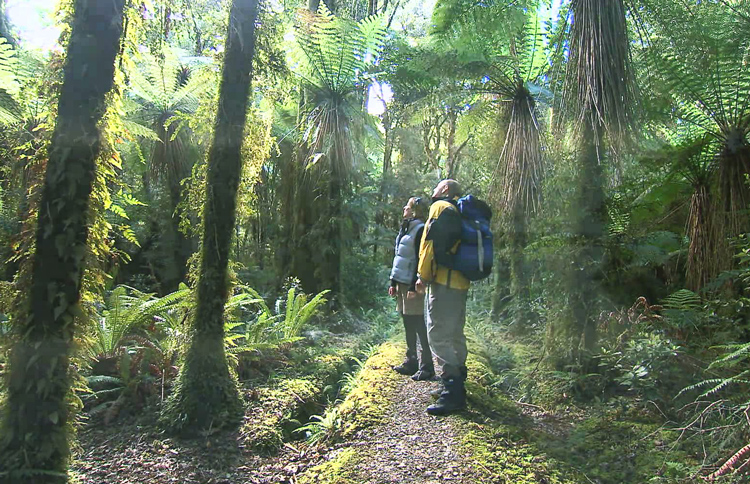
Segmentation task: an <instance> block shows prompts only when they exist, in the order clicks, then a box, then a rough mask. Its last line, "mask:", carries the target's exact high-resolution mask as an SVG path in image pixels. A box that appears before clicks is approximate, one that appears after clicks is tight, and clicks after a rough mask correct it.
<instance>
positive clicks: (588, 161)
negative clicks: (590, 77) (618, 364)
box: [558, 117, 607, 371]
mask: <svg viewBox="0 0 750 484" xmlns="http://www.w3.org/2000/svg"><path fill="white" fill-rule="evenodd" d="M603 135H604V128H603V126H601V125H594V122H592V121H590V117H589V118H587V121H586V125H585V128H584V132H583V135H582V139H581V150H580V161H579V167H578V175H577V176H578V184H577V187H576V194H575V204H574V207H573V233H574V236H575V238H576V244H575V247H574V250H575V253H574V254H573V260H572V262H571V264H569V265H568V273H567V274H566V276H567V277H566V282H567V284H568V291H569V297H570V299H569V305H570V307H569V308H568V309H569V311H570V318H571V319H570V320H569V321H566V322H564V323H563V324H564V325H565V327H563V328H561V329H562V331H561V332H558V335H559V336H562V337H566V338H567V339H568V340H569V344H570V348H571V349H572V350H573V352H574V354H573V358H574V359H575V360H576V362H577V363H579V364H580V365H581V367H582V368H584V371H586V370H585V368H586V367H587V365H588V364H589V362H590V356H591V352H592V350H593V349H594V345H595V344H596V324H597V319H596V318H597V314H596V313H597V311H596V307H595V305H596V302H597V299H598V298H599V296H600V295H601V282H602V268H603V263H604V261H603V258H604V240H603V239H604V234H605V227H606V216H607V213H606V207H605V203H604V173H603V171H602V165H601V162H600V158H601V153H600V150H601V149H602V147H603V138H604V136H603ZM568 363H570V362H568Z"/></svg>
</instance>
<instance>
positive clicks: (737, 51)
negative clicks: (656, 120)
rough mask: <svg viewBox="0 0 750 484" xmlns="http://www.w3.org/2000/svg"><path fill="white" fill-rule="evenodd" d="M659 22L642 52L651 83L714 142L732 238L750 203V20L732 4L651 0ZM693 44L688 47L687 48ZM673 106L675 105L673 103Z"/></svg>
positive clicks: (682, 118)
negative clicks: (749, 29)
mask: <svg viewBox="0 0 750 484" xmlns="http://www.w3.org/2000/svg"><path fill="white" fill-rule="evenodd" d="M649 4H650V8H649V12H651V16H650V17H649V22H651V23H652V24H653V25H654V26H655V27H657V32H658V35H653V36H652V37H651V39H650V40H651V43H650V46H649V47H648V48H647V49H646V50H645V52H644V57H645V59H644V63H645V64H646V65H647V66H648V68H649V70H648V72H649V74H650V75H651V76H654V77H656V78H658V79H659V80H660V81H661V82H660V83H658V84H657V83H652V85H653V86H655V87H656V88H658V89H660V91H661V92H663V93H664V94H665V95H666V96H668V98H670V99H671V100H672V103H671V104H672V105H673V107H670V109H671V110H672V111H671V113H673V114H672V115H673V117H675V118H676V121H677V122H679V123H682V124H690V125H693V126H696V127H698V128H699V129H700V130H701V131H703V132H704V133H706V135H708V136H709V137H710V138H712V139H713V140H715V141H716V143H714V149H713V151H712V152H711V155H712V156H713V157H714V158H716V160H717V162H718V166H717V169H718V188H719V191H718V195H719V198H720V201H721V205H720V207H721V208H720V210H721V211H723V212H726V213H727V214H728V215H727V217H726V228H727V229H728V230H727V232H728V233H729V235H730V236H734V235H738V234H739V233H742V232H744V231H746V230H747V229H748V222H747V217H746V216H745V215H744V210H745V209H746V208H747V205H748V203H750V191H749V190H748V187H747V186H746V183H745V177H746V176H747V174H750V139H749V138H748V134H749V133H750V66H748V62H747V59H748V56H750V40H748V37H747V36H746V35H741V32H742V31H743V28H746V26H745V24H744V23H745V21H744V20H743V19H742V18H741V17H740V16H738V15H736V14H735V13H734V12H733V11H732V9H731V6H730V4H729V2H723V3H716V2H698V3H695V4H693V5H688V4H685V5H684V6H683V5H680V6H676V5H670V4H667V3H661V2H657V1H654V0H651V1H650V2H649ZM688 46H689V47H688ZM674 107H676V109H674Z"/></svg>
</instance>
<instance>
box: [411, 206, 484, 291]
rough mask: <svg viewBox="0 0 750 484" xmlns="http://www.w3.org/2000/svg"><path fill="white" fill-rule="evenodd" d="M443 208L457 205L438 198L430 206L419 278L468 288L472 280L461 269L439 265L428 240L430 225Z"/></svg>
mask: <svg viewBox="0 0 750 484" xmlns="http://www.w3.org/2000/svg"><path fill="white" fill-rule="evenodd" d="M443 210H456V207H455V206H453V204H451V203H450V202H448V201H445V200H438V201H437V202H435V203H433V204H432V206H431V207H430V215H429V216H428V217H427V224H426V225H425V230H424V233H423V234H422V245H421V249H420V250H419V267H418V268H417V271H418V272H419V278H420V279H421V280H422V281H423V282H425V283H428V284H431V283H437V284H441V285H443V286H448V287H449V288H451V289H462V290H468V289H469V286H471V282H470V281H469V280H468V279H467V278H466V277H464V275H463V274H461V273H460V272H459V271H454V270H452V269H448V268H447V267H443V266H439V265H437V262H435V252H434V250H433V247H432V240H427V234H428V233H429V231H430V225H432V223H434V222H435V220H437V218H438V217H439V216H440V214H441V213H442V212H443Z"/></svg>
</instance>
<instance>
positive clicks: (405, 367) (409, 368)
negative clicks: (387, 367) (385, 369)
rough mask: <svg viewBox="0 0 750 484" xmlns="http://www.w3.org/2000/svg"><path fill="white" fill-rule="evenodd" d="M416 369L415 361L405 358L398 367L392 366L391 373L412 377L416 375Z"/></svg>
mask: <svg viewBox="0 0 750 484" xmlns="http://www.w3.org/2000/svg"><path fill="white" fill-rule="evenodd" d="M417 368H418V365H417V360H416V359H412V358H407V359H405V360H404V362H403V363H401V364H400V365H398V366H394V367H393V371H395V372H396V373H400V374H401V375H413V374H414V373H416V371H417Z"/></svg>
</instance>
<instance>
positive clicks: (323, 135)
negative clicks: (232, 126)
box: [294, 4, 385, 294]
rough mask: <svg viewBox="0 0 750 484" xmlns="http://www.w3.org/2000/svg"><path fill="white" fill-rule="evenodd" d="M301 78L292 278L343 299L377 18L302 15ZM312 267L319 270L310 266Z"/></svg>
mask: <svg viewBox="0 0 750 484" xmlns="http://www.w3.org/2000/svg"><path fill="white" fill-rule="evenodd" d="M300 16H301V19H300V26H299V28H298V29H297V39H298V44H299V47H300V49H299V55H298V59H299V63H300V67H299V71H298V72H299V73H300V75H301V76H302V77H303V82H304V86H305V88H306V96H307V97H306V99H305V106H303V112H304V113H305V115H304V119H303V121H302V125H303V129H304V133H305V134H304V136H303V141H304V145H305V148H306V149H307V152H306V153H304V155H303V156H301V157H300V158H301V160H300V161H302V163H301V164H302V166H303V167H304V168H303V169H302V170H299V172H298V173H299V177H300V179H299V183H298V185H297V188H298V189H297V194H296V195H297V200H296V214H295V244H296V245H297V247H298V251H297V253H296V254H295V256H294V265H295V267H294V270H295V275H297V276H298V277H299V278H300V280H301V281H302V283H303V286H304V287H305V289H306V290H307V291H309V292H319V291H320V290H322V289H332V290H333V291H334V293H336V294H340V293H341V287H340V283H341V262H342V256H343V250H344V230H343V228H344V211H343V209H344V200H345V198H346V196H347V195H348V193H349V188H350V186H351V181H352V179H353V176H354V174H355V162H356V156H355V148H356V145H355V143H354V141H355V140H356V138H357V135H358V129H357V124H358V122H359V124H360V125H361V124H362V120H363V119H364V116H365V114H364V113H363V112H362V105H363V103H362V99H361V97H359V95H360V93H361V91H360V90H359V87H360V86H361V81H362V75H363V73H364V72H366V68H367V64H368V62H369V61H372V60H375V59H376V58H377V57H378V55H379V52H380V49H381V47H382V43H383V39H384V37H385V27H384V26H383V23H382V21H381V19H380V18H379V17H371V18H368V19H364V20H360V21H359V22H352V21H348V20H345V19H342V18H338V17H335V16H334V15H333V14H332V13H331V12H330V11H329V10H328V9H327V8H326V7H325V5H323V4H321V5H320V7H319V13H317V14H316V13H312V12H309V11H305V12H300ZM311 262H312V263H313V264H311Z"/></svg>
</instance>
